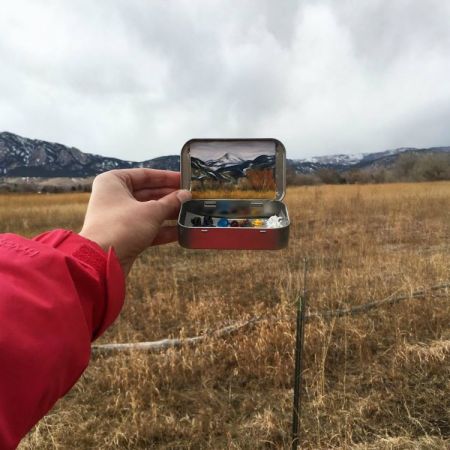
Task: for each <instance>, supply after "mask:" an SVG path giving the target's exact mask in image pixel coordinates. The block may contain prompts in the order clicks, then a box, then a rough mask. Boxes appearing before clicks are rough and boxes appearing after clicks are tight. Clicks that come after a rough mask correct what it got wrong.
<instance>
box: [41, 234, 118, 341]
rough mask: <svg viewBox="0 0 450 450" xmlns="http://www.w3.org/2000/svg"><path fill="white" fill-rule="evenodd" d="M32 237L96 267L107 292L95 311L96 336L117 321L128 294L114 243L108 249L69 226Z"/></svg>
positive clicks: (89, 265) (92, 269)
mask: <svg viewBox="0 0 450 450" xmlns="http://www.w3.org/2000/svg"><path fill="white" fill-rule="evenodd" d="M33 240H35V241H38V242H40V243H42V244H45V245H49V246H51V247H54V248H56V249H58V250H59V251H61V252H63V253H65V254H66V255H69V256H72V257H74V258H76V259H77V260H78V261H80V262H81V263H82V264H85V265H87V266H88V267H89V270H90V271H94V272H95V274H96V275H97V277H98V279H99V282H100V283H102V284H103V286H104V291H105V296H104V298H103V299H98V303H96V306H97V307H94V312H93V322H94V323H93V336H92V337H93V340H94V339H96V338H98V337H99V336H100V335H101V334H102V333H103V332H104V331H105V330H106V329H107V328H108V327H109V325H111V324H112V322H114V320H115V319H116V318H117V316H118V315H119V313H120V310H121V309H122V306H123V301H124V298H125V276H124V273H123V270H122V267H121V265H120V263H119V260H118V259H117V256H116V253H115V252H114V249H113V248H112V247H110V248H109V250H108V252H107V253H106V252H105V251H104V250H103V249H102V248H101V247H100V246H99V245H98V244H96V243H95V242H93V241H90V240H89V239H87V238H84V237H82V236H80V235H78V234H76V233H73V232H72V231H69V230H53V231H49V232H46V233H43V234H40V235H39V236H36V237H35V238H34V239H33Z"/></svg>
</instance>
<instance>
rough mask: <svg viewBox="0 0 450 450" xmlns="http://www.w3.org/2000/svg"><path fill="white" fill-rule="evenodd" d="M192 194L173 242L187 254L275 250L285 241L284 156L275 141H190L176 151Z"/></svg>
mask: <svg viewBox="0 0 450 450" xmlns="http://www.w3.org/2000/svg"><path fill="white" fill-rule="evenodd" d="M181 187H182V188H183V189H188V190H190V191H191V192H192V200H190V201H188V202H186V203H184V204H183V205H182V207H181V210H180V215H179V217H178V238H179V243H180V245H182V246H183V247H186V248H192V249H240V250H277V249H281V248H283V247H286V246H287V244H288V240H289V227H290V221H289V215H288V211H287V208H286V205H285V204H284V203H283V202H282V199H283V197H284V194H285V192H286V150H285V148H284V146H283V144H282V143H281V142H280V141H278V140H276V139H192V140H190V141H188V142H186V144H184V146H183V148H182V150H181Z"/></svg>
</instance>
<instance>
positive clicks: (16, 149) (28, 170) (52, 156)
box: [0, 132, 180, 178]
mask: <svg viewBox="0 0 450 450" xmlns="http://www.w3.org/2000/svg"><path fill="white" fill-rule="evenodd" d="M179 165H180V158H179V156H161V157H158V158H153V159H149V160H146V161H142V162H135V161H126V160H122V159H118V158H110V157H106V156H101V155H94V154H92V153H84V152H82V151H80V150H78V149H77V148H74V147H67V146H65V145H62V144H58V143H53V142H47V141H41V140H38V139H28V138H24V137H22V136H18V135H16V134H13V133H8V132H2V133H0V176H3V177H46V178H52V177H92V176H95V175H98V174H99V173H102V172H105V171H107V170H112V169H127V168H128V169H129V168H134V167H150V168H155V169H168V170H179Z"/></svg>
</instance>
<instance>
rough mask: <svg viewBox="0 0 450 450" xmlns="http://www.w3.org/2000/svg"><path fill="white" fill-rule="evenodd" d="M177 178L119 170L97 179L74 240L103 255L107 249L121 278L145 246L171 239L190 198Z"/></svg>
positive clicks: (160, 172) (161, 172) (149, 171)
mask: <svg viewBox="0 0 450 450" xmlns="http://www.w3.org/2000/svg"><path fill="white" fill-rule="evenodd" d="M179 186H180V174H179V172H171V171H168V170H153V169H124V170H112V171H110V172H105V173H102V174H100V175H98V176H97V177H96V178H95V180H94V183H93V185H92V194H91V197H90V199H89V204H88V208H87V212H86V217H85V220H84V224H83V228H82V230H81V231H80V233H79V234H80V236H83V237H85V238H88V239H90V240H91V241H94V242H96V243H97V244H99V245H100V247H102V248H103V249H104V250H106V251H107V250H108V249H109V247H113V248H114V250H115V252H116V255H117V256H118V258H119V261H120V263H121V265H122V268H123V271H124V273H125V275H127V274H128V272H129V271H130V269H131V266H132V264H133V262H134V260H135V259H136V258H137V256H138V255H139V254H140V253H141V252H142V251H143V250H145V249H146V248H147V247H149V246H150V245H159V244H166V243H168V242H172V241H175V240H176V239H177V229H176V226H163V222H164V221H165V220H170V219H176V218H177V216H178V213H179V210H180V206H181V203H183V202H185V201H187V200H190V199H191V193H190V192H189V191H186V190H179V189H178V188H179Z"/></svg>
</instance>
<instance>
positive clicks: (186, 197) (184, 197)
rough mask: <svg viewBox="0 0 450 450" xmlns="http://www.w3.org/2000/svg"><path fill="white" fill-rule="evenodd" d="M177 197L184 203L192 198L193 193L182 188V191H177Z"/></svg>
mask: <svg viewBox="0 0 450 450" xmlns="http://www.w3.org/2000/svg"><path fill="white" fill-rule="evenodd" d="M177 197H178V200H180V202H181V203H184V202H187V201H188V200H190V199H191V198H192V194H191V193H190V192H189V191H186V190H185V189H181V190H180V191H178V192H177Z"/></svg>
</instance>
